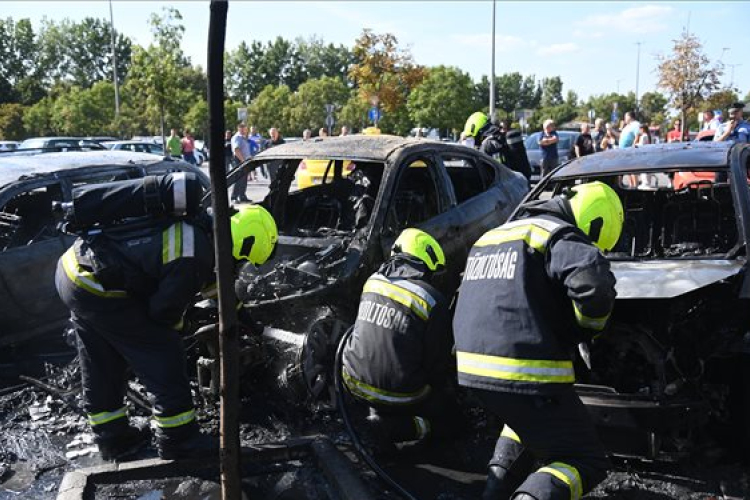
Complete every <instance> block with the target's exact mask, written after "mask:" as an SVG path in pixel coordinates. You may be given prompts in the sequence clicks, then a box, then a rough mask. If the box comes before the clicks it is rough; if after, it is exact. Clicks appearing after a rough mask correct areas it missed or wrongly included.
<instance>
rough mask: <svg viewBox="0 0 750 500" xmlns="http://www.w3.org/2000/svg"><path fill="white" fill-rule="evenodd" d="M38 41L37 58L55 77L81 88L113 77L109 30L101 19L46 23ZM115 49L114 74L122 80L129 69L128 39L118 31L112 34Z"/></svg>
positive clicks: (129, 50) (130, 43)
mask: <svg viewBox="0 0 750 500" xmlns="http://www.w3.org/2000/svg"><path fill="white" fill-rule="evenodd" d="M39 43H40V47H41V58H42V59H43V60H44V61H45V62H46V65H47V66H49V67H50V74H52V75H54V76H55V78H57V79H64V80H69V81H71V82H72V83H73V84H74V85H77V86H79V87H81V88H90V87H91V86H92V85H93V84H94V83H96V82H98V81H101V80H112V79H113V67H114V59H113V57H112V29H111V25H110V24H109V22H107V21H105V20H103V19H95V18H93V17H87V18H85V19H84V20H83V21H81V22H80V23H76V22H72V21H70V20H68V19H65V20H64V21H62V22H61V23H60V24H55V23H54V22H50V23H48V24H47V25H46V26H45V29H44V30H43V31H42V32H41V34H40V37H39ZM115 52H116V55H117V76H118V79H119V80H120V81H124V80H125V77H126V76H127V72H128V69H129V68H130V57H131V52H132V42H131V40H130V39H129V38H128V37H126V36H124V35H123V34H121V33H120V34H118V35H116V37H115ZM53 68H54V69H53Z"/></svg>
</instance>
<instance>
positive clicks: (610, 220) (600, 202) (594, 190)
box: [569, 181, 623, 251]
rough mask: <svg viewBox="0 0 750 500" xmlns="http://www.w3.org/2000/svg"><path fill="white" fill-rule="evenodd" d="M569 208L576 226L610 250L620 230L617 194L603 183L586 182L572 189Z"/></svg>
mask: <svg viewBox="0 0 750 500" xmlns="http://www.w3.org/2000/svg"><path fill="white" fill-rule="evenodd" d="M573 193H574V194H573V195H572V196H571V197H570V199H569V202H570V208H571V209H572V210H573V216H574V217H575V219H576V226H578V229H580V230H581V231H583V232H584V233H586V234H587V235H588V237H589V238H591V241H592V242H593V243H594V245H596V246H597V247H598V248H600V249H601V250H607V251H608V250H612V247H614V246H615V245H616V244H617V240H619V239H620V233H621V232H622V221H623V210H622V202H621V201H620V197H619V196H617V193H616V192H615V190H614V189H612V188H611V187H609V186H608V185H606V184H604V183H603V182H599V181H596V182H589V183H587V184H581V185H579V186H575V187H574V188H573Z"/></svg>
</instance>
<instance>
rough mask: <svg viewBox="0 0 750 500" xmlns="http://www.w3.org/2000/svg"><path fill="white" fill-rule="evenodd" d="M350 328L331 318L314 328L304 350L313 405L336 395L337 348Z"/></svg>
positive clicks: (305, 377)
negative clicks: (334, 382) (335, 368)
mask: <svg viewBox="0 0 750 500" xmlns="http://www.w3.org/2000/svg"><path fill="white" fill-rule="evenodd" d="M349 326H351V325H350V324H349V323H348V322H346V321H342V320H340V319H338V318H335V317H330V316H326V317H323V318H320V319H318V320H316V321H315V322H314V323H313V324H312V325H311V326H310V331H309V332H308V334H307V336H306V337H305V341H304V344H303V346H302V352H301V356H300V365H301V375H302V378H303V380H304V384H305V387H306V388H307V392H308V394H309V396H310V398H311V400H312V401H319V400H322V399H326V398H327V397H328V396H331V395H332V394H331V390H332V389H333V365H334V359H335V356H336V347H337V346H338V343H339V341H340V340H341V336H342V335H343V334H344V332H346V330H347V329H348V328H349Z"/></svg>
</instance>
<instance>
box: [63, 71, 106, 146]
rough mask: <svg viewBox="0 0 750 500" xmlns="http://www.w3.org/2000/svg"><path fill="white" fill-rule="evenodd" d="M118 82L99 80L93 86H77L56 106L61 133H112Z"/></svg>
mask: <svg viewBox="0 0 750 500" xmlns="http://www.w3.org/2000/svg"><path fill="white" fill-rule="evenodd" d="M114 98H115V89H114V85H113V84H112V83H110V82H98V83H96V84H94V86H93V87H92V88H91V89H88V90H87V89H82V88H80V87H73V88H72V89H71V91H70V92H69V93H68V94H67V95H66V96H65V98H64V99H57V100H56V101H55V104H54V105H53V107H52V117H51V122H52V127H53V128H54V129H55V130H57V131H58V133H60V134H61V135H99V134H102V133H108V132H109V131H110V130H109V129H110V126H111V123H112V120H113V119H114V117H115V112H114V108H113V106H112V103H113V102H114Z"/></svg>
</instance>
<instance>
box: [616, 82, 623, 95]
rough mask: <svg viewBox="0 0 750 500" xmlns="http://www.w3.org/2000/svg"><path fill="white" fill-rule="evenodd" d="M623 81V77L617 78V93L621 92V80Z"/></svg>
mask: <svg viewBox="0 0 750 500" xmlns="http://www.w3.org/2000/svg"><path fill="white" fill-rule="evenodd" d="M621 81H622V78H620V79H618V80H617V94H618V95H619V94H620V82H621Z"/></svg>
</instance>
